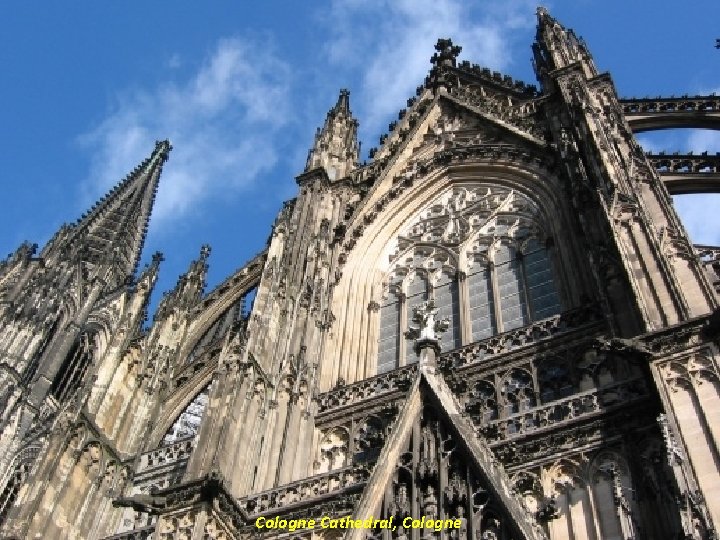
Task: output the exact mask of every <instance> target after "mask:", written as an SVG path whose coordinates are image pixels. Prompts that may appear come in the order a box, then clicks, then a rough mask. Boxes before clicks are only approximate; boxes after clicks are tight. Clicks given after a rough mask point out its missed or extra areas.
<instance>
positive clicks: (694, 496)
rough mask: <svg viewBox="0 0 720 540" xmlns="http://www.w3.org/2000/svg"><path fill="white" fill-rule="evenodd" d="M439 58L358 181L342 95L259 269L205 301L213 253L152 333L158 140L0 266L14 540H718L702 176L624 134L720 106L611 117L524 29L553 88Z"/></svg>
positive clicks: (634, 104) (713, 318)
mask: <svg viewBox="0 0 720 540" xmlns="http://www.w3.org/2000/svg"><path fill="white" fill-rule="evenodd" d="M436 49H437V52H436V54H435V55H434V56H433V57H432V60H431V65H430V70H429V74H428V76H427V78H426V79H425V81H424V83H423V84H422V85H421V86H419V87H418V88H417V92H416V95H415V96H414V97H411V98H410V99H408V100H407V106H406V108H404V109H402V110H401V111H400V112H399V114H398V116H397V120H396V121H394V122H392V123H391V124H390V127H389V131H388V133H387V134H386V135H383V137H382V138H381V145H380V147H379V148H377V149H373V150H371V151H370V160H369V161H368V162H366V163H361V162H360V156H359V146H358V142H357V127H358V122H357V120H355V119H354V118H353V115H352V113H351V110H350V101H349V93H348V92H347V91H345V90H343V91H341V92H340V95H339V98H338V100H337V103H336V104H335V106H334V107H333V108H332V109H331V110H330V111H329V112H328V114H327V118H326V119H325V123H324V125H323V126H322V128H321V129H319V130H318V131H317V135H316V136H315V140H314V142H313V144H312V149H311V150H310V153H309V156H308V160H307V165H306V167H305V170H304V172H303V173H302V174H300V175H299V176H298V177H297V184H298V193H297V197H296V198H294V199H292V200H290V201H288V202H286V203H285V204H284V206H283V208H282V210H281V211H280V213H279V215H278V216H277V219H276V220H275V223H274V224H273V225H272V234H271V236H270V238H269V240H268V243H267V246H266V248H265V249H264V251H262V252H261V253H258V254H257V256H256V257H255V258H254V259H252V260H251V261H249V262H248V263H247V264H245V265H244V266H242V267H241V268H240V269H239V270H237V271H236V272H235V273H234V274H232V275H231V276H229V277H228V278H227V279H226V280H225V281H223V282H222V283H221V284H220V285H218V286H217V287H216V288H215V289H213V290H211V291H205V290H204V289H205V275H206V271H207V268H208V257H209V254H210V250H209V248H208V247H206V246H203V247H202V249H200V251H199V257H198V258H197V260H195V261H193V262H192V263H191V264H190V266H189V268H188V270H187V272H186V273H184V274H183V275H182V276H181V277H180V279H179V280H178V282H177V285H176V286H175V288H174V289H173V290H171V291H169V292H167V293H165V295H164V296H163V297H162V299H161V301H160V303H159V306H158V308H157V311H156V312H155V313H154V315H153V317H152V324H151V325H150V326H149V327H145V325H144V321H145V319H146V315H147V314H146V312H147V309H148V298H149V296H150V294H151V291H152V290H153V286H154V284H155V282H156V279H157V275H158V269H159V266H160V262H161V257H160V256H159V255H157V256H155V257H154V258H153V260H152V262H151V263H150V264H149V265H148V266H147V267H146V268H144V269H141V270H140V271H137V272H136V270H137V265H138V260H139V258H140V254H141V249H142V246H143V242H144V238H145V230H146V226H147V223H148V219H149V216H150V213H151V210H152V206H153V199H154V196H155V193H156V190H157V186H158V181H159V179H160V173H161V169H162V167H163V163H164V162H165V161H166V160H167V159H168V157H169V154H170V150H171V148H170V145H169V143H168V142H158V143H157V146H156V147H155V149H154V151H153V152H152V154H151V155H150V157H149V158H148V159H147V160H146V161H144V162H142V163H141V164H140V165H139V166H138V167H137V168H136V169H135V170H134V171H132V172H131V173H130V174H129V176H128V177H127V178H126V179H125V180H123V181H122V182H120V183H119V184H118V185H117V186H116V187H115V188H114V189H113V190H112V191H111V192H110V193H109V194H108V195H107V196H106V197H104V198H103V199H101V200H100V201H99V202H98V203H97V204H96V205H95V206H94V207H93V208H92V209H91V210H90V211H89V212H88V213H87V214H86V215H84V216H83V217H82V218H81V219H79V220H78V221H77V222H76V223H75V224H73V225H69V226H64V227H62V228H61V229H60V230H59V231H58V232H57V234H55V236H54V237H53V238H52V239H51V240H50V241H49V243H48V244H47V245H46V246H45V247H44V248H43V249H42V250H41V251H39V252H37V251H36V246H31V245H29V244H24V245H22V246H20V247H19V248H18V249H17V251H16V252H14V253H13V254H11V255H10V256H9V257H8V258H7V259H6V260H5V261H3V262H2V263H1V264H0V538H4V539H52V540H55V539H59V540H61V539H75V540H85V539H88V540H101V539H104V540H111V539H112V540H131V539H138V540H139V539H153V540H176V539H183V540H211V539H212V540H238V539H251V538H260V539H270V538H287V539H314V538H322V539H331V538H332V539H335V538H338V539H339V538H347V539H357V540H360V539H370V538H372V539H378V540H391V539H403V540H420V539H447V540H450V539H462V540H541V539H543V540H545V539H547V540H586V539H587V540H629V539H633V540H641V539H644V540H664V539H680V538H682V539H693V540H700V539H712V538H717V537H718V534H720V531H718V528H719V527H720V366H719V363H720V362H719V361H720V352H719V351H718V345H719V343H720V311H719V310H718V300H719V298H720V293H719V291H720V248H719V247H711V246H697V245H692V244H691V243H690V241H689V239H688V236H687V234H686V232H685V230H684V228H683V226H682V224H681V223H680V221H679V219H678V216H677V214H676V212H675V210H674V208H673V205H672V201H671V198H670V195H671V194H675V193H687V192H691V191H692V192H702V191H703V190H708V189H711V188H709V187H708V186H709V185H710V184H711V182H712V181H713V180H714V181H716V182H717V177H718V175H719V173H720V157H717V156H707V155H697V156H692V155H671V156H665V155H650V154H646V153H645V152H644V151H643V150H642V148H641V147H640V146H639V145H638V143H637V142H636V140H635V137H634V133H637V132H639V131H643V130H650V129H656V128H662V127H669V126H682V127H688V126H693V125H696V126H698V125H699V126H702V127H713V126H715V127H717V126H718V125H720V122H719V120H720V98H718V97H714V96H699V97H695V98H687V97H685V98H668V99H661V98H658V99H654V100H650V99H620V98H619V97H618V95H617V93H616V90H615V87H614V85H613V82H612V79H611V78H610V76H609V75H607V74H606V73H600V72H599V71H598V69H597V68H596V66H595V63H594V61H593V59H592V57H591V55H590V53H589V51H588V49H587V47H586V45H585V43H584V42H583V41H582V40H580V39H578V38H577V37H576V36H575V34H574V33H573V32H572V31H570V30H568V29H566V28H564V27H563V26H562V25H561V24H560V23H558V22H557V21H556V20H555V19H553V18H552V17H551V16H550V15H549V14H548V12H547V11H546V10H544V9H542V8H541V9H539V10H538V23H537V37H536V42H535V44H534V45H533V51H534V67H535V71H536V73H537V78H538V80H539V83H540V84H539V88H540V89H539V90H538V89H537V88H536V87H535V86H528V85H526V84H523V83H521V82H518V81H514V80H512V79H511V78H510V77H507V76H502V75H500V74H499V73H497V72H495V73H493V72H491V71H489V70H487V69H483V68H480V67H478V66H477V65H474V64H471V63H470V62H467V61H459V60H458V55H459V53H460V47H458V46H456V45H454V44H453V43H452V42H451V41H450V40H448V39H441V40H439V41H438V43H437V46H436ZM198 248H199V246H198ZM253 295H254V301H253V304H252V308H249V304H250V302H249V298H252V297H253ZM391 518H392V521H390V519H391ZM429 523H431V524H432V525H430V526H428V524H429ZM438 524H441V525H443V527H437V526H434V525H438Z"/></svg>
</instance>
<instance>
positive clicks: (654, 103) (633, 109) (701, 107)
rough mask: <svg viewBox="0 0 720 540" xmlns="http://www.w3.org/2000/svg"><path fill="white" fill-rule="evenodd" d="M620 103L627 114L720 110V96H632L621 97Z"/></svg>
mask: <svg viewBox="0 0 720 540" xmlns="http://www.w3.org/2000/svg"><path fill="white" fill-rule="evenodd" d="M620 104H621V105H622V108H623V112H624V113H625V114H638V113H656V112H657V113H665V112H685V111H718V110H720V96H713V95H711V96H693V97H688V96H681V97H669V98H662V97H659V98H655V99H653V98H631V99H621V100H620Z"/></svg>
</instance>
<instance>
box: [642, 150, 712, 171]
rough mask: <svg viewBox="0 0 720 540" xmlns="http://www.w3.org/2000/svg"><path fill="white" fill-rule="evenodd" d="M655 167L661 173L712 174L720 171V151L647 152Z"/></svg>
mask: <svg viewBox="0 0 720 540" xmlns="http://www.w3.org/2000/svg"><path fill="white" fill-rule="evenodd" d="M646 157H647V158H648V160H649V161H650V164H651V165H652V166H653V168H654V169H655V170H656V171H657V172H658V173H660V174H665V173H674V174H682V173H687V174H698V173H705V174H712V173H717V172H720V152H718V153H716V154H714V155H710V154H708V153H707V152H703V153H701V154H697V155H696V154H679V153H675V154H664V153H662V152H661V153H659V154H646Z"/></svg>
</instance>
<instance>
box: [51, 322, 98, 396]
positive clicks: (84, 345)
mask: <svg viewBox="0 0 720 540" xmlns="http://www.w3.org/2000/svg"><path fill="white" fill-rule="evenodd" d="M94 353H95V343H94V339H93V337H92V336H91V335H90V334H89V333H88V332H83V333H82V334H80V335H79V336H78V337H77V338H76V339H75V343H74V344H73V346H72V348H71V349H70V352H69V353H68V355H67V356H66V357H65V361H64V362H63V364H62V366H61V367H60V371H58V373H57V375H56V376H55V379H54V380H53V383H52V386H51V387H50V392H51V393H52V395H53V396H55V398H56V399H57V400H58V401H59V402H60V403H62V402H63V401H65V400H66V399H68V398H69V397H71V396H72V394H73V392H75V390H77V389H78V388H79V387H80V385H81V384H82V382H83V379H84V378H85V373H86V372H87V370H88V367H89V366H90V364H91V363H92V360H93V356H94Z"/></svg>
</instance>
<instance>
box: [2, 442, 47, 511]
mask: <svg viewBox="0 0 720 540" xmlns="http://www.w3.org/2000/svg"><path fill="white" fill-rule="evenodd" d="M37 455H38V448H36V447H34V446H31V447H26V448H25V449H23V450H22V451H21V452H20V453H19V454H18V455H17V457H16V458H15V462H14V464H13V467H12V472H11V473H10V475H9V477H8V478H7V480H6V482H5V487H4V488H3V490H2V492H0V525H2V524H3V523H4V522H5V520H6V519H7V516H8V513H9V512H10V508H12V505H13V504H14V503H15V500H16V499H17V496H18V493H19V492H20V488H21V487H22V486H23V484H24V483H25V481H26V480H27V478H28V475H29V474H30V469H31V468H32V466H33V463H34V462H35V459H36V458H37Z"/></svg>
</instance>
